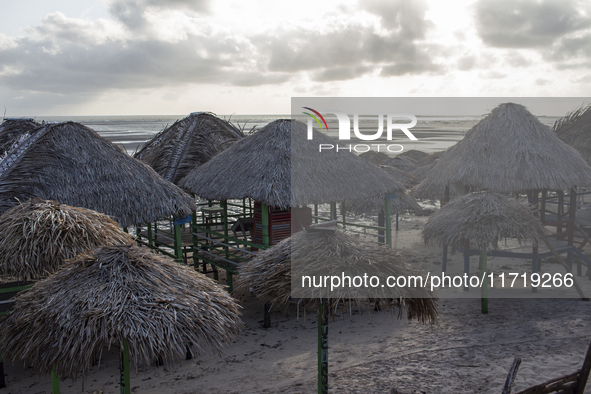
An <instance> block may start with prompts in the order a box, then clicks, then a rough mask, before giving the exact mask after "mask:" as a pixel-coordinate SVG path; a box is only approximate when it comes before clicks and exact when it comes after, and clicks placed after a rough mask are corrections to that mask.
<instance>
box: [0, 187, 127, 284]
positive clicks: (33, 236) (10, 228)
mask: <svg viewBox="0 0 591 394" xmlns="http://www.w3.org/2000/svg"><path fill="white" fill-rule="evenodd" d="M132 243H133V237H131V236H130V235H129V234H127V233H125V232H123V230H121V228H120V227H119V224H117V222H115V221H113V220H112V219H111V218H109V217H108V216H106V215H103V214H102V213H98V212H95V211H92V210H90V209H85V208H75V207H71V206H68V205H63V204H60V203H59V202H57V201H46V200H41V199H37V198H35V199H32V200H29V201H27V202H24V203H22V204H18V205H17V206H15V207H13V208H11V209H9V210H8V211H6V212H4V214H3V215H2V216H0V274H3V275H13V276H16V277H17V278H18V279H19V280H21V279H28V278H32V279H38V278H42V277H45V276H48V275H49V274H51V273H53V272H55V271H57V269H58V267H59V266H60V265H62V264H63V263H64V260H67V259H72V258H74V257H76V255H78V254H80V253H83V252H87V251H90V250H92V249H95V248H97V247H99V246H106V245H121V244H132Z"/></svg>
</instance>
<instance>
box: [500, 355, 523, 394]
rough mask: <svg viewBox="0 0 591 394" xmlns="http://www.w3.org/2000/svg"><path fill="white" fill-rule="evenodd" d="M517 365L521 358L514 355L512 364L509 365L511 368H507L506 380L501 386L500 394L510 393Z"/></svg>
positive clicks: (517, 368) (519, 363)
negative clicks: (501, 391)
mask: <svg viewBox="0 0 591 394" xmlns="http://www.w3.org/2000/svg"><path fill="white" fill-rule="evenodd" d="M519 365H521V359H520V358H519V357H515V360H513V365H511V369H509V373H508V374H507V380H505V386H504V387H503V393H502V394H510V393H511V387H513V382H514V381H515V376H516V375H517V371H518V370H519Z"/></svg>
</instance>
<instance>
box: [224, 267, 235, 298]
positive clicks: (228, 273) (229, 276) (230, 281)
mask: <svg viewBox="0 0 591 394" xmlns="http://www.w3.org/2000/svg"><path fill="white" fill-rule="evenodd" d="M226 283H227V284H228V293H231V292H232V291H234V275H233V274H232V271H230V270H226Z"/></svg>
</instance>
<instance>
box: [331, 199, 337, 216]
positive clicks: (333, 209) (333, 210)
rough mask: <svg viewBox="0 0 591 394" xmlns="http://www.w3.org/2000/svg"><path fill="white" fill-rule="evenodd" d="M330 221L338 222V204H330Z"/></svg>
mask: <svg viewBox="0 0 591 394" xmlns="http://www.w3.org/2000/svg"><path fill="white" fill-rule="evenodd" d="M330 220H337V203H336V202H331V203H330Z"/></svg>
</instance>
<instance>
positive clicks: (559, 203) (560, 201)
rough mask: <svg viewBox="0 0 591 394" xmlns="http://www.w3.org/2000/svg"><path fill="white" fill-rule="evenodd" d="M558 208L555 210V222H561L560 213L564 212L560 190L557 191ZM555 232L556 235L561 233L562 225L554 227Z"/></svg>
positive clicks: (562, 195)
mask: <svg viewBox="0 0 591 394" xmlns="http://www.w3.org/2000/svg"><path fill="white" fill-rule="evenodd" d="M557 193H558V208H557V210H556V211H557V215H556V220H557V221H561V220H562V213H563V212H564V192H563V191H562V190H559V191H558V192H557ZM556 232H557V233H561V232H562V225H561V224H558V225H557V226H556Z"/></svg>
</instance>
